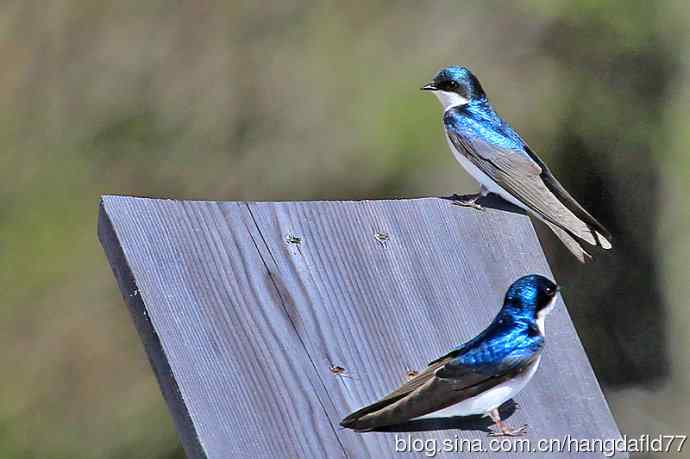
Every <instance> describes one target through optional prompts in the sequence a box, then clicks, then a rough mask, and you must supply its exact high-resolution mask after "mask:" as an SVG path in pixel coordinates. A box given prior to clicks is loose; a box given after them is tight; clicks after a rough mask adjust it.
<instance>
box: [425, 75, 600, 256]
mask: <svg viewBox="0 0 690 459" xmlns="http://www.w3.org/2000/svg"><path fill="white" fill-rule="evenodd" d="M421 89H423V90H426V91H433V92H434V94H435V95H436V96H437V97H438V99H439V100H440V101H441V105H443V108H444V110H445V112H444V114H443V123H444V125H445V128H446V138H447V140H448V145H449V146H450V149H451V151H452V152H453V154H454V155H455V158H456V159H457V160H458V162H459V163H460V164H462V166H463V167H464V168H465V170H467V172H468V173H469V174H470V175H471V176H472V177H474V178H475V180H477V181H478V182H479V184H480V185H481V187H480V192H479V194H477V195H474V196H472V197H471V198H470V199H457V200H456V202H455V203H456V204H458V205H463V206H470V207H475V208H479V209H481V206H480V205H479V204H478V203H477V200H478V199H479V198H481V197H483V196H486V195H487V194H488V193H494V194H497V195H499V196H501V197H502V198H503V199H505V200H507V201H508V202H510V203H512V204H514V205H516V206H518V207H520V208H522V209H524V210H526V211H527V212H528V213H529V214H531V215H534V216H536V217H537V218H538V219H540V220H541V221H543V222H544V223H545V224H546V225H548V227H549V228H550V229H551V230H552V231H553V232H554V233H555V234H556V236H558V238H559V239H560V240H561V241H562V242H563V244H565V246H566V247H567V248H568V249H569V250H570V251H571V252H572V253H573V254H574V255H575V257H577V259H578V260H580V262H582V263H585V262H587V261H589V260H591V258H592V257H591V255H590V254H589V253H587V252H586V251H585V250H584V248H583V247H582V245H580V243H579V242H578V239H580V240H582V241H585V242H587V243H589V244H591V245H594V246H599V247H602V248H604V249H610V248H611V242H610V241H611V240H612V238H611V234H610V233H609V232H608V231H607V230H606V228H604V226H603V225H602V224H601V223H599V222H598V221H597V220H596V219H595V218H594V217H592V215H590V214H589V213H588V212H587V211H586V210H585V209H584V208H583V207H582V206H581V205H580V204H579V203H578V202H577V201H576V200H575V198H573V197H572V196H571V195H570V194H569V193H568V192H567V191H566V190H565V189H564V188H563V186H562V185H561V184H560V183H559V182H558V180H556V177H554V175H553V174H552V173H551V171H550V170H549V168H548V167H547V166H546V164H544V162H543V161H542V160H541V159H540V158H539V157H538V156H537V155H536V153H534V152H533V151H532V150H531V149H530V147H529V146H528V145H527V143H525V141H524V140H523V139H522V137H520V135H518V133H517V132H515V131H514V130H513V128H512V127H510V125H509V124H508V123H507V122H505V121H504V120H503V119H502V118H501V117H500V116H498V114H497V113H496V112H495V111H494V109H493V107H492V106H491V104H490V103H489V100H488V99H487V97H486V93H485V92H484V90H483V89H482V86H481V84H480V83H479V80H478V79H477V77H475V76H474V75H473V74H472V72H470V71H469V70H468V69H466V68H465V67H448V68H445V69H443V70H441V71H440V72H438V73H437V74H436V76H435V77H434V79H433V81H432V82H431V83H429V84H427V85H425V86H423V87H422V88H421Z"/></svg>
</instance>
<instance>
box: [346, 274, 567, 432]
mask: <svg viewBox="0 0 690 459" xmlns="http://www.w3.org/2000/svg"><path fill="white" fill-rule="evenodd" d="M557 292H558V287H557V286H556V284H554V283H553V282H551V281H550V280H549V279H547V278H545V277H543V276H539V275H536V274H531V275H529V276H524V277H521V278H520V279H518V280H517V281H515V282H514V283H513V284H512V285H511V286H510V288H509V289H508V292H507V293H506V296H505V299H504V302H503V307H502V308H501V311H500V312H499V313H498V315H497V316H496V318H495V319H494V320H493V322H491V324H490V325H489V326H488V327H487V328H486V329H485V330H484V331H483V332H481V333H480V334H479V335H477V336H476V337H475V338H473V339H471V340H470V341H468V342H466V343H464V344H462V345H460V346H458V347H456V348H455V349H453V350H452V351H450V352H449V353H448V354H446V355H444V356H442V357H440V358H438V359H436V360H434V361H433V362H431V363H429V366H428V367H427V368H426V369H425V370H424V371H422V372H420V373H419V374H418V375H416V376H415V377H413V378H412V379H410V380H409V381H407V382H406V383H404V384H403V385H402V386H400V387H399V388H398V389H396V390H395V391H393V392H391V393H390V394H388V395H386V396H385V397H383V398H382V399H381V400H379V401H378V402H376V403H373V404H371V405H369V406H367V407H364V408H362V409H361V410H358V411H355V412H354V413H352V414H350V415H349V416H347V417H346V418H345V419H343V420H342V422H341V423H340V425H341V426H343V427H347V428H350V429H355V430H359V431H366V430H371V429H376V428H379V427H384V426H390V425H395V424H400V423H403V422H406V421H409V420H413V419H420V418H428V417H434V418H436V417H450V416H469V415H477V414H479V415H487V414H488V415H489V416H491V419H492V420H493V421H494V422H495V423H496V426H497V428H498V430H497V431H496V432H492V433H491V435H520V434H523V433H525V432H526V431H527V426H522V427H520V428H517V429H511V428H509V427H508V426H507V425H506V424H505V423H504V422H503V421H502V420H501V417H500V415H499V412H498V407H499V406H501V404H503V403H504V402H505V401H507V400H509V399H511V398H512V397H514V396H515V394H517V393H518V392H520V391H521V390H522V389H523V388H524V387H525V385H526V384H527V383H528V382H529V380H530V379H531V378H532V376H533V375H534V373H535V372H536V371H537V367H538V366H539V361H540V360H541V353H542V350H543V349H544V318H545V317H546V315H547V314H548V313H549V312H550V311H551V309H552V308H553V304H554V302H555V300H556V293H557Z"/></svg>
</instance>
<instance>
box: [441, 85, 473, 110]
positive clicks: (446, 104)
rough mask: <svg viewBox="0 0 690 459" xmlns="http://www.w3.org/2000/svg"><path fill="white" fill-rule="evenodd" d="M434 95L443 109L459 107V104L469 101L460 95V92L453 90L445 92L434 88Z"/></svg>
mask: <svg viewBox="0 0 690 459" xmlns="http://www.w3.org/2000/svg"><path fill="white" fill-rule="evenodd" d="M434 95H435V96H436V97H438V100H439V101H440V102H441V105H443V110H444V111H445V110H448V109H449V108H453V107H459V106H461V105H466V104H467V103H468V102H469V101H468V100H467V99H465V98H464V97H462V96H461V95H460V94H458V93H455V92H447V91H441V90H440V89H439V90H436V91H434Z"/></svg>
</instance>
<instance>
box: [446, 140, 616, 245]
mask: <svg viewBox="0 0 690 459" xmlns="http://www.w3.org/2000/svg"><path fill="white" fill-rule="evenodd" d="M448 137H449V139H450V141H451V142H452V143H453V145H454V146H455V148H456V149H457V150H458V151H459V152H464V153H465V156H466V157H467V159H469V160H470V161H471V162H472V163H473V164H474V165H475V166H477V167H478V168H479V169H480V170H481V171H482V172H484V173H485V174H486V175H488V176H489V177H491V178H492V179H493V180H494V181H495V182H496V183H497V184H498V185H499V186H501V187H502V188H503V189H505V190H506V191H507V192H508V193H510V194H511V195H513V196H515V198H517V199H518V200H519V201H520V202H522V203H523V204H525V206H527V207H528V208H529V209H530V210H531V211H532V212H534V213H535V214H537V215H538V216H539V217H541V218H542V219H543V220H544V221H546V222H547V223H550V224H551V225H554V226H556V227H559V228H561V230H563V231H565V232H567V233H569V235H572V236H575V237H578V238H580V239H582V240H583V241H586V242H587V243H589V244H591V245H597V246H600V247H603V248H605V249H608V248H611V243H610V242H609V240H608V239H610V235H609V232H608V231H606V229H605V228H604V227H603V226H602V225H601V224H600V223H599V222H597V221H596V220H595V219H594V218H593V217H592V216H591V215H590V214H589V213H587V212H586V211H585V210H584V209H583V208H582V207H581V206H580V205H579V204H578V203H577V202H576V201H575V199H574V198H573V197H572V196H570V195H569V194H568V192H567V191H565V189H564V188H563V186H562V185H561V184H560V183H558V181H557V180H556V178H555V177H554V176H553V174H551V172H550V171H549V170H548V169H545V168H542V167H541V166H540V164H539V163H537V162H535V161H533V160H532V159H530V157H528V156H525V155H524V154H523V153H521V152H518V151H515V150H512V149H509V148H505V147H499V146H496V145H493V144H489V143H487V142H485V141H483V140H480V139H470V138H468V137H466V136H462V135H458V134H457V133H454V132H452V131H451V130H449V131H448ZM542 164H543V163H542ZM551 225H549V226H551ZM556 234H557V235H558V236H559V237H560V238H561V239H562V240H563V237H561V236H562V233H561V234H559V233H558V232H557V233H556ZM564 242H566V241H564ZM573 243H574V241H573ZM566 246H568V248H571V247H570V245H569V244H568V243H566Z"/></svg>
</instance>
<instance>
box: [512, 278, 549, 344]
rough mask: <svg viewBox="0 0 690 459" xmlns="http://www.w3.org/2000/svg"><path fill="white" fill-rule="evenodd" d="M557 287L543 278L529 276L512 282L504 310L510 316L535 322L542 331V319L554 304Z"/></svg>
mask: <svg viewBox="0 0 690 459" xmlns="http://www.w3.org/2000/svg"><path fill="white" fill-rule="evenodd" d="M558 291H559V287H558V286H557V285H556V284H554V283H553V282H552V281H550V280H549V279H547V278H546V277H544V276H540V275H538V274H530V275H528V276H524V277H521V278H520V279H518V280H516V281H515V282H513V284H512V285H511V286H510V288H509V289H508V292H507V293H506V297H505V301H504V306H503V308H504V310H507V311H510V313H511V314H512V315H516V316H521V317H523V318H526V319H527V320H529V321H533V320H534V321H536V322H537V325H538V326H539V328H540V329H541V331H542V333H543V331H544V318H545V317H546V315H547V314H548V313H549V312H551V310H552V309H553V305H554V303H555V302H556V294H557V293H558Z"/></svg>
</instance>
